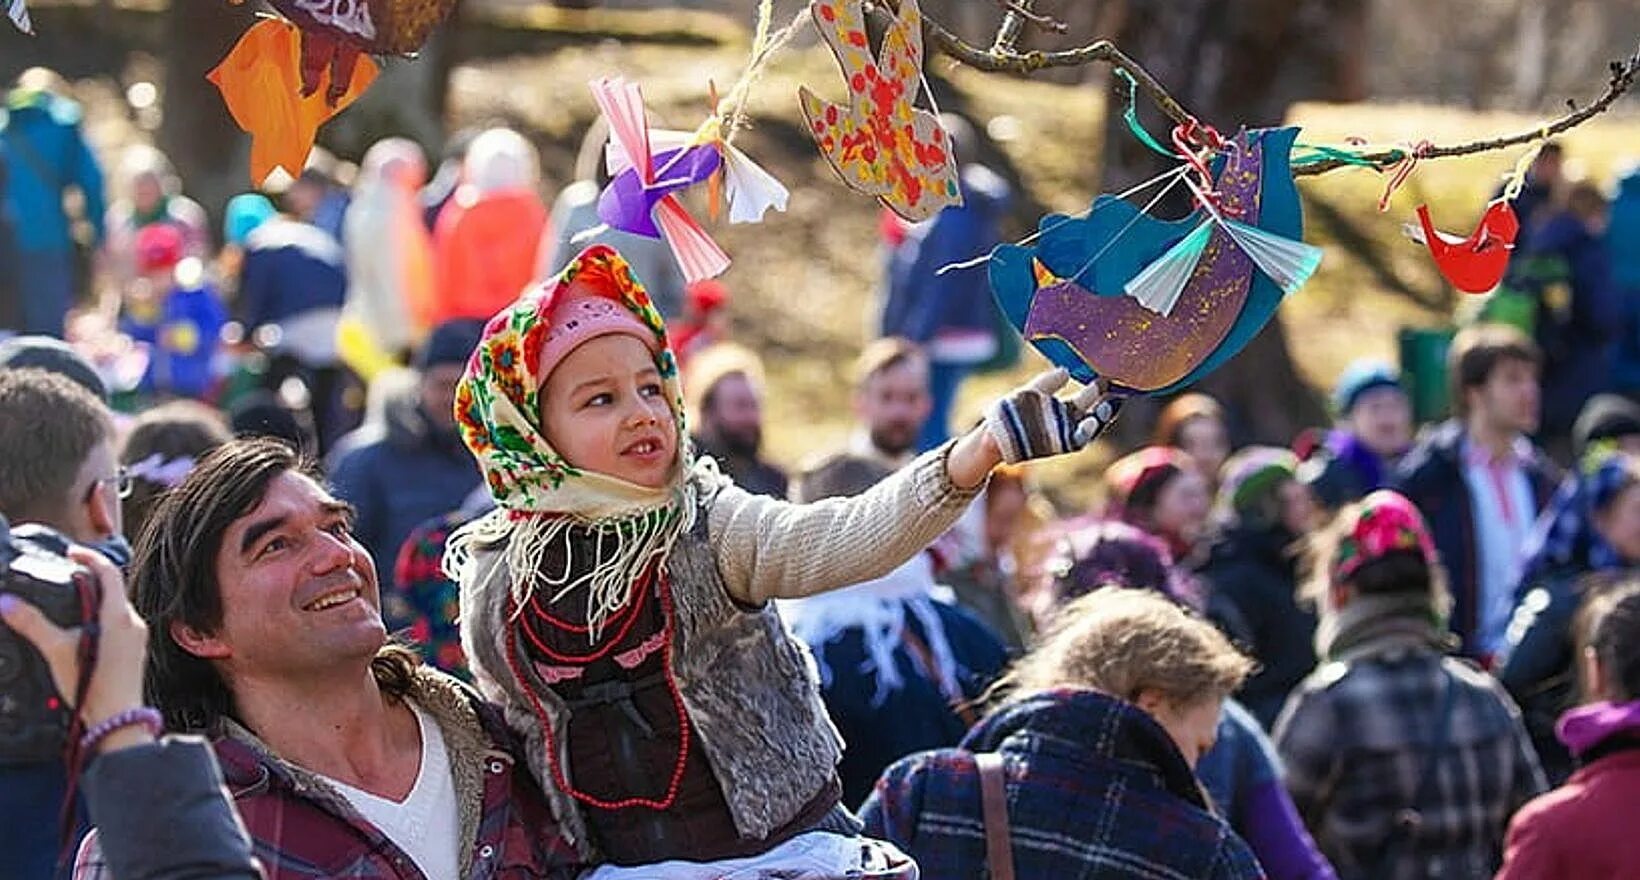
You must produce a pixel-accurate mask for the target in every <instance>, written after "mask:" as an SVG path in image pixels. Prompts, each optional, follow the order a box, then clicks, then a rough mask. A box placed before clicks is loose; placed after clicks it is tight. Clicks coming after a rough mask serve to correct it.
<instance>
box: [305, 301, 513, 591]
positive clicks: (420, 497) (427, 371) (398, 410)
mask: <svg viewBox="0 0 1640 880" xmlns="http://www.w3.org/2000/svg"><path fill="white" fill-rule="evenodd" d="M483 329H484V325H483V324H481V323H480V322H478V321H451V322H449V323H446V324H441V325H439V326H438V327H436V328H434V330H433V332H432V333H431V334H429V335H428V337H427V341H426V343H425V344H423V346H422V348H421V351H420V352H418V353H417V355H416V362H415V376H414V382H412V383H407V387H406V388H405V389H404V392H403V393H400V394H396V395H393V396H391V397H390V398H389V399H387V400H385V401H384V406H383V410H382V412H381V413H380V417H379V419H371V420H368V421H367V423H366V424H365V425H364V426H362V427H360V428H359V429H358V430H357V431H354V432H353V433H351V434H349V435H348V436H346V437H344V438H342V440H341V441H340V442H339V443H337V444H336V449H335V451H334V452H333V453H332V456H331V459H330V467H329V472H330V482H331V485H332V486H334V488H335V491H336V495H337V497H339V498H341V499H342V500H343V501H346V502H348V503H349V504H352V505H353V507H354V510H355V515H354V520H353V534H354V535H356V536H357V537H358V540H359V543H361V544H363V545H364V546H365V548H366V549H367V550H369V551H370V554H371V556H373V557H375V560H376V570H377V572H378V575H379V577H380V580H381V582H382V583H384V584H388V583H392V582H393V563H394V561H395V560H396V559H398V555H399V548H400V547H402V546H403V545H404V541H405V538H407V537H409V535H410V530H411V529H413V528H414V527H415V526H416V525H417V524H418V523H421V522H422V521H424V520H426V519H428V518H429V517H433V516H437V515H439V514H441V513H447V512H449V511H451V510H454V509H456V508H457V507H459V506H460V505H461V503H462V501H464V500H465V499H466V498H467V496H468V495H469V494H470V493H471V492H472V491H473V490H474V489H475V488H477V487H478V486H479V484H480V475H479V472H478V464H477V463H476V462H475V461H473V457H472V456H471V455H469V454H468V453H467V449H466V447H465V446H463V445H462V443H461V437H460V435H459V434H458V433H457V431H456V418H455V403H456V383H457V382H459V381H460V380H461V374H462V370H463V369H465V368H466V366H467V359H468V358H469V357H471V356H472V353H473V349H474V348H477V347H478V340H479V337H480V336H481V335H482V333H483Z"/></svg>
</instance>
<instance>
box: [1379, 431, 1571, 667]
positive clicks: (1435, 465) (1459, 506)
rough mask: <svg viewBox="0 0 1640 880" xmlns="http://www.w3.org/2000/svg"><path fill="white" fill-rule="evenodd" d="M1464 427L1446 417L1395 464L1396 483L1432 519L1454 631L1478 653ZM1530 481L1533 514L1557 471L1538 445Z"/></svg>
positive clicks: (1476, 562) (1476, 563) (1465, 648)
mask: <svg viewBox="0 0 1640 880" xmlns="http://www.w3.org/2000/svg"><path fill="white" fill-rule="evenodd" d="M1464 442H1465V440H1464V430H1463V426H1462V425H1461V424H1459V423H1458V422H1456V421H1448V422H1445V423H1443V424H1441V425H1439V426H1437V427H1436V428H1434V429H1433V430H1431V431H1430V432H1429V434H1428V435H1427V436H1425V437H1424V438H1423V439H1422V440H1421V441H1419V443H1418V444H1417V445H1416V446H1414V447H1413V448H1412V451H1411V452H1408V453H1407V454H1406V457H1404V458H1402V459H1401V461H1400V463H1399V465H1397V467H1396V469H1395V476H1394V477H1393V478H1392V481H1391V484H1392V485H1391V487H1392V488H1394V489H1395V490H1397V491H1399V492H1400V493H1401V494H1403V495H1405V496H1406V497H1407V499H1408V500H1410V501H1411V502H1412V503H1413V504H1415V505H1417V507H1418V511H1419V512H1420V513H1422V514H1423V515H1424V520H1425V521H1426V522H1427V523H1428V524H1429V532H1430V536H1431V537H1432V538H1433V539H1434V541H1435V549H1436V550H1437V551H1438V552H1439V553H1440V556H1441V564H1442V565H1443V566H1445V567H1446V575H1447V586H1448V589H1450V590H1451V592H1452V602H1453V604H1452V621H1451V623H1452V631H1453V632H1454V633H1455V634H1457V636H1458V638H1459V639H1461V640H1462V648H1461V651H1462V653H1464V654H1466V655H1468V656H1476V655H1477V654H1478V653H1479V650H1480V648H1479V645H1478V644H1477V642H1476V640H1475V638H1476V630H1477V628H1478V626H1479V620H1480V609H1479V607H1478V606H1479V590H1480V585H1479V576H1480V558H1479V556H1480V550H1479V546H1478V545H1477V543H1476V540H1475V517H1474V506H1473V503H1472V501H1471V500H1470V497H1469V483H1468V482H1467V481H1466V480H1465V479H1464V471H1463V467H1464V465H1463V445H1464ZM1523 467H1524V469H1525V471H1526V478H1527V482H1528V483H1529V484H1530V485H1531V489H1532V497H1533V501H1534V504H1535V506H1534V508H1533V510H1534V513H1536V512H1538V511H1542V510H1543V509H1544V508H1545V507H1546V506H1547V505H1548V503H1549V499H1550V498H1551V497H1553V495H1554V493H1555V488H1556V485H1557V482H1558V479H1559V477H1558V474H1557V471H1556V469H1555V466H1554V464H1553V463H1551V462H1550V461H1549V460H1548V459H1547V458H1546V457H1544V455H1543V453H1542V452H1541V451H1540V450H1538V449H1536V448H1534V449H1533V450H1532V457H1531V458H1530V459H1529V460H1527V461H1526V462H1525V463H1524V465H1523Z"/></svg>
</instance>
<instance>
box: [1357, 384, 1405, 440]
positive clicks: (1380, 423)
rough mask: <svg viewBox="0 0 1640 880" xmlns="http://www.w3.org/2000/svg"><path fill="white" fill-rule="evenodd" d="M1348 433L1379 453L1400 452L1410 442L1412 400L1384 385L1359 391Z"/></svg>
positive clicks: (1399, 391) (1397, 389) (1403, 393)
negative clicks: (1360, 392)
mask: <svg viewBox="0 0 1640 880" xmlns="http://www.w3.org/2000/svg"><path fill="white" fill-rule="evenodd" d="M1348 422H1349V429H1350V433H1352V434H1354V435H1355V436H1356V437H1357V438H1359V439H1360V440H1361V443H1362V444H1363V445H1365V446H1366V447H1367V448H1368V449H1370V450H1372V451H1373V452H1375V453H1377V454H1378V455H1382V456H1389V455H1400V454H1401V453H1402V452H1404V451H1405V450H1406V448H1407V447H1408V446H1410V445H1411V444H1412V402H1411V401H1409V400H1407V396H1406V392H1404V391H1402V390H1401V389H1399V388H1391V387H1389V386H1384V387H1381V388H1374V389H1372V390H1370V391H1367V392H1365V393H1363V394H1362V395H1361V396H1360V397H1358V398H1357V399H1356V401H1355V406H1353V407H1351V409H1350V415H1349V419H1348Z"/></svg>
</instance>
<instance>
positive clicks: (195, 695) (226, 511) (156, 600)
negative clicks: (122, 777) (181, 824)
mask: <svg viewBox="0 0 1640 880" xmlns="http://www.w3.org/2000/svg"><path fill="white" fill-rule="evenodd" d="M288 472H296V473H300V474H306V475H308V476H314V477H315V478H316V470H315V468H314V465H313V463H312V462H310V461H307V460H305V459H304V458H302V456H300V455H299V454H298V453H297V452H296V450H294V449H293V448H292V447H290V446H289V445H287V444H285V443H283V442H281V441H279V440H274V439H269V438H265V437H256V438H246V439H240V440H233V441H230V442H228V443H225V444H223V445H221V446H218V447H217V448H216V449H215V450H213V451H212V452H211V453H210V454H208V455H207V456H205V458H204V460H202V461H201V462H200V463H199V465H198V467H196V468H195V469H194V470H193V472H192V473H190V474H189V475H188V476H187V478H186V479H184V480H183V481H182V482H181V483H180V484H179V485H178V486H177V487H176V488H175V489H174V490H172V491H171V492H169V493H167V494H166V495H165V496H164V497H163V498H162V499H160V502H159V505H158V506H157V507H155V508H154V510H153V512H152V514H151V515H150V516H149V518H148V524H147V526H146V527H145V528H144V529H143V530H142V534H141V536H140V537H139V538H138V540H137V548H136V553H135V557H134V559H133V561H132V564H131V592H132V599H133V602H134V604H135V606H136V609H137V613H138V614H141V615H142V617H143V619H144V620H145V621H147V623H148V628H149V629H148V669H147V671H146V672H145V673H144V690H145V692H146V697H147V699H148V701H149V702H150V703H152V704H153V705H154V706H155V707H157V708H158V709H159V710H160V711H161V712H162V713H164V715H165V724H166V727H168V728H170V729H172V730H179V731H181V730H193V731H204V732H206V733H209V734H213V735H214V734H217V733H219V732H220V729H221V722H222V721H223V720H224V719H226V718H231V717H233V716H234V714H235V709H234V701H233V693H232V692H231V691H230V690H229V689H228V685H227V682H225V681H224V680H223V679H222V676H221V675H220V674H219V673H218V672H217V670H216V668H215V667H214V666H213V665H211V662H210V661H209V660H206V659H204V658H202V657H196V656H194V655H193V654H190V653H189V652H187V651H186V650H184V649H183V648H182V646H181V645H179V644H177V642H176V640H175V639H173V638H172V637H171V625H172V624H173V623H181V624H183V625H185V626H187V627H190V628H192V629H194V630H197V631H199V632H202V633H209V632H215V631H217V630H218V629H219V628H220V627H221V625H222V585H221V584H220V583H219V582H218V580H217V576H216V572H217V556H218V554H219V553H220V551H221V549H222V538H223V536H224V535H225V534H226V533H227V531H228V529H229V528H230V527H231V526H232V525H233V524H234V523H235V522H236V521H237V520H239V519H240V518H241V517H243V516H245V515H246V514H248V513H250V512H251V510H253V509H254V508H255V507H256V505H258V504H260V503H261V502H262V499H263V498H264V497H265V496H266V495H267V492H268V487H269V486H270V485H271V484H272V483H273V481H274V480H275V479H278V478H279V477H280V476H281V475H283V474H285V473H288ZM405 653H406V652H405V649H403V648H401V647H398V646H395V645H388V646H386V647H384V648H383V650H382V653H380V654H378V655H377V658H376V660H375V661H373V663H372V669H373V670H374V671H375V672H376V678H377V681H378V683H380V684H381V685H382V688H383V690H384V691H386V692H388V693H389V694H391V695H393V696H400V697H402V696H403V695H404V694H405V693H406V692H407V691H408V690H409V685H410V673H411V670H413V669H414V668H415V661H414V660H413V659H410V658H407V657H406V656H405Z"/></svg>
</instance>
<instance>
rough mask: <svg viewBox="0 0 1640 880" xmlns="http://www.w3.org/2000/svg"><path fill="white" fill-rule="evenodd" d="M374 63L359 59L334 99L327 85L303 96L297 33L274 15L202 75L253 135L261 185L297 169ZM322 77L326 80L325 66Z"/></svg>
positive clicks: (370, 75) (371, 75)
mask: <svg viewBox="0 0 1640 880" xmlns="http://www.w3.org/2000/svg"><path fill="white" fill-rule="evenodd" d="M376 72H377V68H376V62H375V61H373V60H371V59H370V58H368V57H363V58H360V59H359V63H358V65H357V66H356V67H354V69H353V75H352V78H351V79H350V80H349V82H348V85H347V89H346V90H345V91H343V92H342V93H341V96H340V97H339V98H338V99H336V101H335V102H334V104H332V103H331V102H330V101H328V100H327V97H326V93H327V92H328V91H329V89H327V88H320V89H318V90H317V91H315V92H313V93H312V94H309V95H308V96H307V97H303V96H302V68H301V35H300V32H299V31H298V30H297V28H296V25H294V24H291V23H290V22H288V21H284V20H281V19H276V18H266V19H263V20H262V21H259V22H257V23H256V24H255V25H254V26H252V27H251V29H250V30H248V31H246V32H245V35H244V36H242V37H240V38H239V42H238V43H236V44H234V47H233V51H231V52H229V53H228V57H226V58H224V59H222V63H221V64H218V65H217V66H216V69H214V70H212V71H211V72H210V73H209V74H208V75H207V76H206V79H209V80H210V81H211V82H212V83H214V84H215V85H216V87H217V89H218V90H219V91H221V92H222V100H223V102H224V103H225V104H227V105H228V112H229V113H231V114H232V115H233V121H234V122H236V123H238V124H239V127H240V128H242V129H244V130H245V131H247V132H249V133H250V136H251V182H252V183H254V184H257V185H260V184H261V183H262V181H264V180H266V179H267V177H268V175H269V174H272V173H273V169H274V168H276V167H277V168H283V169H285V171H286V172H287V173H289V174H290V175H292V176H295V175H297V174H300V173H301V171H302V165H303V163H305V162H306V161H307V157H308V153H309V152H310V151H311V150H312V149H313V139H314V136H315V135H317V134H318V132H319V126H321V125H323V124H325V122H327V121H329V119H330V118H331V117H332V116H335V115H336V114H337V113H338V112H340V111H341V110H342V109H343V108H345V107H347V106H348V105H349V104H351V103H353V101H354V99H356V98H358V96H359V95H361V94H363V93H364V90H365V89H367V88H369V87H370V84H371V83H372V82H374V81H375V79H376ZM321 76H322V77H324V78H325V79H327V80H328V78H329V76H330V74H329V71H324V72H323V73H322V74H321Z"/></svg>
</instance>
